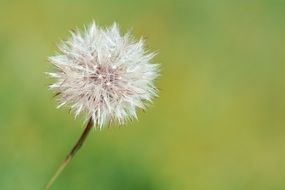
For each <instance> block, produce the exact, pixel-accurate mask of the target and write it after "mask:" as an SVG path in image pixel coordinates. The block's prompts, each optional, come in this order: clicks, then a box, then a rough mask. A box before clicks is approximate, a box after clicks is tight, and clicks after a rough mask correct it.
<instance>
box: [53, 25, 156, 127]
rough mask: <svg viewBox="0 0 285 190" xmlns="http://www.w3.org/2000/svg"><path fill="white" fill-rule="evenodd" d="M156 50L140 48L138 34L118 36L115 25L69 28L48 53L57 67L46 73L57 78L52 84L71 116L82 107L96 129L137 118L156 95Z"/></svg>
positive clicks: (77, 112) (78, 112)
mask: <svg viewBox="0 0 285 190" xmlns="http://www.w3.org/2000/svg"><path fill="white" fill-rule="evenodd" d="M154 55H155V54H154V53H148V52H146V51H145V50H144V42H143V40H142V39H140V40H139V41H136V40H134V39H133V38H132V37H131V36H130V34H129V33H127V34H125V35H121V34H120V32H119V29H118V26H117V25H116V24H113V25H112V26H111V27H108V28H99V27H98V26H96V24H95V23H92V24H91V25H90V26H89V27H87V28H86V29H85V30H84V31H83V32H80V31H76V32H71V37H70V38H69V39H68V40H67V41H64V42H62V43H61V44H60V45H59V53H58V54H57V55H55V56H52V57H49V61H50V62H51V63H52V64H54V65H55V66H56V70H55V71H54V72H51V73H48V74H49V75H50V76H51V77H52V78H54V79H55V83H54V84H52V85H50V88H51V89H53V90H55V91H56V92H57V97H58V100H59V105H58V107H61V106H63V105H65V104H68V105H70V106H71V109H72V111H73V112H74V113H75V116H77V115H79V114H80V113H81V112H84V113H86V115H87V117H92V119H93V122H94V125H95V126H99V127H100V128H101V127H102V126H104V125H105V124H106V123H112V122H118V123H119V124H123V123H124V122H125V121H126V120H127V119H132V118H137V116H136V108H141V109H145V103H146V102H150V101H151V100H152V98H153V97H155V96H156V95H157V89H156V87H155V86H154V80H155V79H156V78H157V76H158V74H159V66H158V64H153V63H150V62H151V59H152V58H153V57H154Z"/></svg>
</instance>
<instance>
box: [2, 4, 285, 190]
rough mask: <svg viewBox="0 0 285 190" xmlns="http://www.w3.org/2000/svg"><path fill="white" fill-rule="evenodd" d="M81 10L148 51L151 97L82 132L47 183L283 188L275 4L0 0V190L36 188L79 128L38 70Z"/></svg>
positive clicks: (278, 8) (129, 188) (118, 189)
mask: <svg viewBox="0 0 285 190" xmlns="http://www.w3.org/2000/svg"><path fill="white" fill-rule="evenodd" d="M93 19H94V20H95V21H96V22H97V23H98V24H99V25H101V26H108V25H110V24H112V23H113V22H114V21H116V22H118V23H119V24H120V27H121V30H122V32H126V31H127V30H128V29H130V28H131V29H132V32H133V33H134V35H135V36H136V37H140V36H144V37H145V38H146V39H147V47H149V48H150V49H151V50H157V51H159V54H158V56H157V57H156V58H155V62H159V63H161V65H162V76H161V77H160V78H159V80H158V81H157V85H158V87H159V88H160V89H161V92H160V97H159V98H158V99H157V100H155V102H154V104H153V105H152V106H151V107H150V108H149V109H148V110H147V112H146V113H141V112H139V121H136V122H134V123H130V124H128V126H127V127H123V128H119V127H116V128H113V129H105V130H103V131H94V132H93V133H92V134H91V135H90V136H89V137H88V140H87V142H86V144H85V145H84V147H83V149H81V150H80V152H79V154H77V156H76V157H75V158H74V160H72V162H71V164H70V165H69V166H68V167H67V168H66V170H65V171H64V172H63V173H62V175H61V176H60V177H59V179H58V180H57V181H56V183H55V185H54V186H53V189H60V190H63V189H68V190H79V189H80V190H81V189H84V190H85V189H86V190H91V189H92V190H94V189H98V190H99V189H100V190H114V189H115V190H190V189H191V190H192V189H193V190H268V189H270V190H284V189H285V117H284V115H285V47H284V46H285V22H284V21H285V1H282V0H251V1H246V0H241V1H231V0H188V1H186V0H185V1H183V0H158V1H152V0H144V1H131V0H117V1H116V0H105V1H92V0H81V1H79V0H78V1H68V0H61V1H59V0H50V1H43V0H42V1H41V0H39V1H36V0H34V1H20V0H18V1H17V0H11V1H9V0H1V1H0V151H1V152H0V189H1V190H2V189H3V190H18V189H21V190H34V189H35V190H37V189H43V187H44V185H45V184H46V183H47V181H48V179H49V177H51V175H52V174H53V172H54V171H55V169H56V168H57V166H58V165H59V163H60V162H61V161H62V160H63V158H64V156H65V155H66V153H67V152H68V151H69V149H70V148H71V146H72V145H73V144H74V142H75V140H76V139H77V138H78V137H79V135H80V133H81V132H82V130H83V127H84V126H83V124H82V120H83V118H80V119H78V120H74V119H73V116H72V115H70V114H68V110H67V109H59V110H57V109H56V108H55V107H56V103H55V100H54V99H53V98H52V96H53V94H52V92H50V91H48V88H47V86H48V84H49V83H50V82H51V81H50V80H49V79H48V78H47V77H46V76H45V74H44V72H46V71H49V70H51V69H52V67H51V65H50V64H48V63H47V61H46V60H47V57H48V56H50V55H53V54H54V53H55V51H56V44H57V43H58V42H59V41H60V40H61V39H62V38H66V37H68V36H69V32H68V31H69V30H70V29H72V28H75V27H79V28H82V26H83V25H84V24H88V23H90V22H91V21H92V20H93Z"/></svg>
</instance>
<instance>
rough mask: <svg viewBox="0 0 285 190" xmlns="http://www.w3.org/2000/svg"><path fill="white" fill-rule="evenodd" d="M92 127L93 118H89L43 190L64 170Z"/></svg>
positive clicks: (46, 189) (48, 187)
mask: <svg viewBox="0 0 285 190" xmlns="http://www.w3.org/2000/svg"><path fill="white" fill-rule="evenodd" d="M92 127H93V120H92V118H90V119H89V121H88V123H87V125H86V127H85V129H84V131H83V133H82V134H81V136H80V138H79V139H78V141H77V142H76V143H75V145H74V146H73V148H72V149H71V150H70V152H69V153H68V154H67V156H66V157H65V159H64V161H63V162H62V164H61V165H60V166H59V167H58V169H57V171H56V172H55V173H54V175H53V176H52V177H51V178H50V180H49V182H48V184H47V185H46V187H45V190H48V189H50V187H51V186H52V185H53V183H54V182H55V180H56V179H57V178H58V176H59V174H60V173H61V172H62V171H63V170H64V168H65V167H66V166H67V165H68V164H69V162H70V161H71V159H72V158H73V157H74V155H75V154H76V153H77V151H78V150H79V149H80V148H81V146H82V145H83V143H84V142H85V140H86V137H87V136H88V134H89V132H90V130H91V128H92Z"/></svg>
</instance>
